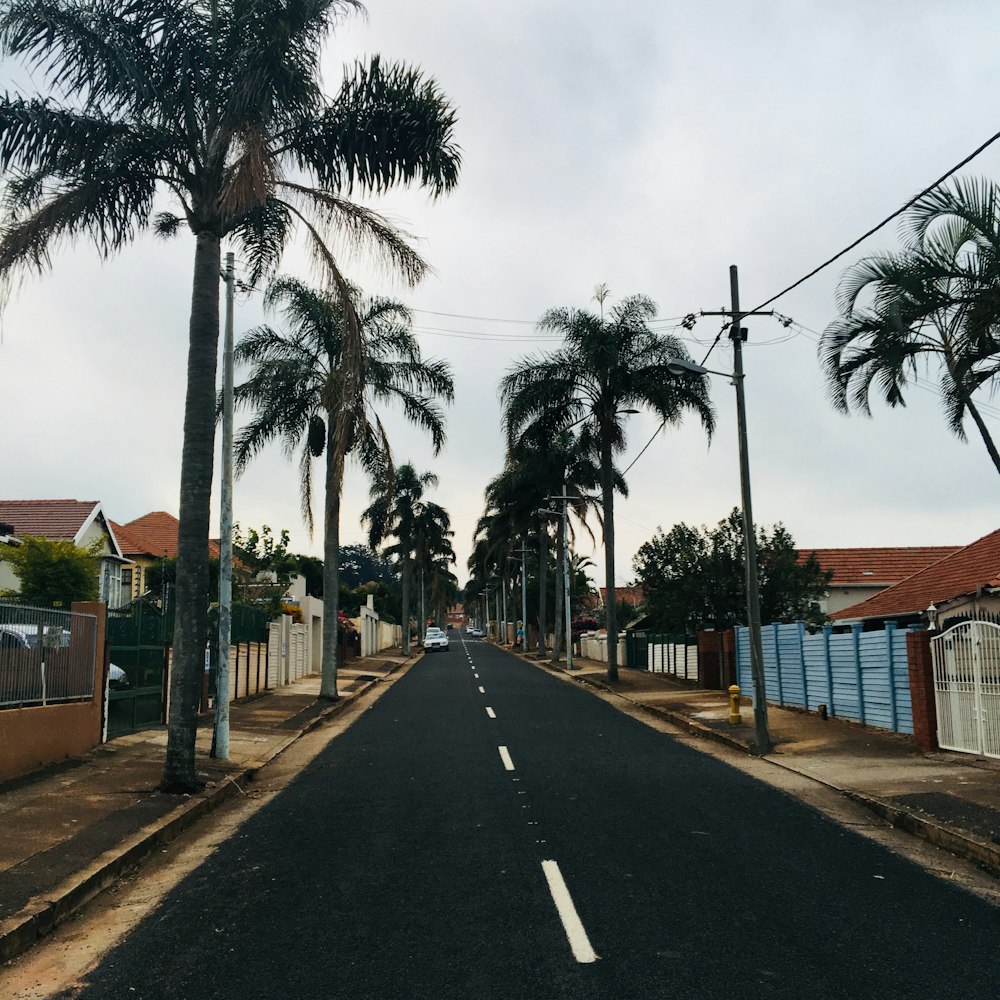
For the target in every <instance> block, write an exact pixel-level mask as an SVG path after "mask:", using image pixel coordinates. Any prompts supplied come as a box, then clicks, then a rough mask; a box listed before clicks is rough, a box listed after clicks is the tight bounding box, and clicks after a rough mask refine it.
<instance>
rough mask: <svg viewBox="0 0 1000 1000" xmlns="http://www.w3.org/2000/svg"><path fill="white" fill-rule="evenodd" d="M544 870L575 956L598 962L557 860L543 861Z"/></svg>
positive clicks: (580, 959)
mask: <svg viewBox="0 0 1000 1000" xmlns="http://www.w3.org/2000/svg"><path fill="white" fill-rule="evenodd" d="M542 871H543V872H545V879H546V881H547V882H548V883H549V892H550V893H552V902H553V903H555V904H556V909H557V910H558V911H559V919H560V920H561V921H562V924H563V929H564V930H565V931H566V937H567V938H569V946H570V948H572V949H573V957H574V958H575V959H576V960H577V961H578V962H596V961H597V952H595V951H594V949H593V948H592V947H591V945H590V939H589V938H588V937H587V932H586V931H585V930H584V929H583V923H582V922H581V921H580V917H579V914H577V912H576V907H575V906H574V905H573V897H572V896H570V894H569V889H567V888H566V883H565V882H564V881H563V877H562V872H561V871H559V865H558V864H556V862H555V861H543V862H542Z"/></svg>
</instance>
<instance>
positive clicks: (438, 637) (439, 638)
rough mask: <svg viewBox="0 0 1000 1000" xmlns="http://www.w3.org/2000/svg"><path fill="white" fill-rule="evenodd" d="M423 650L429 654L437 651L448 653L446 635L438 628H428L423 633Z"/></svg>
mask: <svg viewBox="0 0 1000 1000" xmlns="http://www.w3.org/2000/svg"><path fill="white" fill-rule="evenodd" d="M424 649H425V650H426V651H427V652H428V653H430V652H433V651H434V650H435V649H439V650H440V651H441V652H442V653H447V652H448V633H447V632H444V631H442V630H441V629H439V628H433V627H432V628H429V629H428V630H427V631H426V632H425V633H424Z"/></svg>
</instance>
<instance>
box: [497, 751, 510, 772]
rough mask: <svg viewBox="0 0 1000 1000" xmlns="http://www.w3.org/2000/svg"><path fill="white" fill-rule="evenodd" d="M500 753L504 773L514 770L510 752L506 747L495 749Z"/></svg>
mask: <svg viewBox="0 0 1000 1000" xmlns="http://www.w3.org/2000/svg"><path fill="white" fill-rule="evenodd" d="M497 750H499V751H500V759H501V760H502V761H503V766H504V770H505V771H513V770H514V762H513V761H512V760H511V759H510V751H509V750H508V749H507V748H506V747H497Z"/></svg>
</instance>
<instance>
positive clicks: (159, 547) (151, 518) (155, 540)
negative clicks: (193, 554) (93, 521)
mask: <svg viewBox="0 0 1000 1000" xmlns="http://www.w3.org/2000/svg"><path fill="white" fill-rule="evenodd" d="M179 523H180V522H179V521H178V520H177V518H176V517H174V515H173V514H168V513H167V512H166V511H163V510H155V511H152V512H151V513H149V514H144V515H143V516H142V517H137V518H136V519H135V520H134V521H129V522H128V524H123V525H117V524H116V525H115V526H114V532H115V535H117V537H118V543H119V544H120V545H121V547H122V552H124V553H125V555H127V556H133V557H134V556H151V557H153V558H156V559H159V558H160V556H163V555H166V557H167V558H168V559H174V558H175V557H176V556H177V528H178V526H179ZM208 555H209V558H210V559H218V558H219V543H218V542H217V541H216V540H214V539H209V542H208Z"/></svg>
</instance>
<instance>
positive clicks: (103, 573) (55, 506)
mask: <svg viewBox="0 0 1000 1000" xmlns="http://www.w3.org/2000/svg"><path fill="white" fill-rule="evenodd" d="M0 526H2V527H0V536H2V541H3V544H6V545H17V544H20V540H21V539H23V538H26V537H27V536H29V535H31V536H33V537H35V538H47V539H49V540H50V541H71V542H72V543H73V544H74V545H76V546H77V547H78V548H81V549H87V548H90V547H91V546H92V545H94V544H95V543H96V544H97V546H98V550H99V553H100V564H99V567H98V595H99V597H100V600H102V601H104V603H105V604H107V605H109V606H110V607H116V606H117V605H119V604H121V603H122V601H123V597H122V566H123V564H125V563H126V562H127V561H128V560H127V559H126V558H125V556H124V555H123V554H122V550H121V547H120V546H119V544H118V539H117V537H116V535H115V531H114V529H113V528H112V522H111V521H110V520H109V519H108V518H107V517H106V516H105V514H104V508H103V507H102V506H101V503H100V501H98V500H0ZM19 586H20V582H19V581H18V579H17V576H16V574H15V573H14V571H13V570H12V569H11V568H10V566H9V565H8V564H7V563H5V562H0V590H17V589H18V587H19ZM124 599H127V597H126V598H124Z"/></svg>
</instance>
